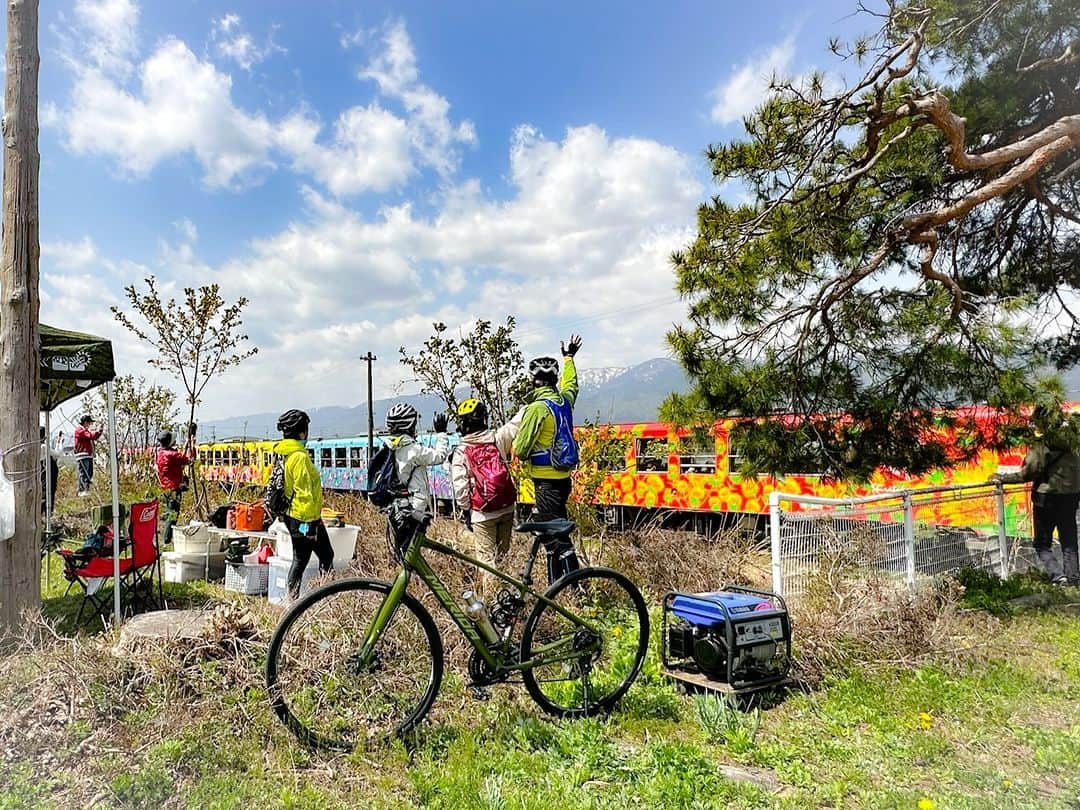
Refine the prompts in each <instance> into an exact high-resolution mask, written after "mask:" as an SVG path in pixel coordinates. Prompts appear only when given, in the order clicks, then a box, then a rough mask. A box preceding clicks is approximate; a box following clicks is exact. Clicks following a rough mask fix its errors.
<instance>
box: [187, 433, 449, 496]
mask: <svg viewBox="0 0 1080 810" xmlns="http://www.w3.org/2000/svg"><path fill="white" fill-rule="evenodd" d="M417 440H418V441H419V442H421V443H422V444H424V445H428V446H431V445H433V444H434V443H435V436H434V434H423V435H421V436H419V437H418V439H417ZM276 443H277V441H276V440H264V439H243V438H236V439H223V440H222V441H215V442H210V443H205V444H200V445H199V446H198V449H197V456H198V462H199V463H198V470H199V474H200V475H201V476H202V478H203V479H204V480H206V481H218V482H222V483H228V484H249V485H251V486H256V487H262V486H265V485H266V481H267V479H269V477H270V469H271V467H272V466H273V463H274V460H273V450H274V445H275V444H276ZM456 443H457V436H454V435H451V436H450V445H451V447H453V446H454V445H456ZM380 446H381V444H380V438H379V437H376V439H375V450H378V448H379V447H380ZM307 451H308V455H309V456H311V460H312V462H314V464H315V467H316V468H317V469H318V470H319V476H320V477H321V478H322V483H323V487H324V488H325V489H328V490H335V491H340V492H364V491H365V488H366V487H367V468H368V441H367V436H357V437H352V438H343V439H309V440H308V442H307ZM372 455H374V451H372ZM428 479H429V481H430V482H431V493H432V495H433V496H434V497H435V498H436V499H438V500H440V501H449V500H450V498H451V492H450V472H449V468H448V467H447V466H445V465H439V466H436V467H432V468H431V470H430V474H429V476H428Z"/></svg>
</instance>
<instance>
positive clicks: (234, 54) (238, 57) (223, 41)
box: [210, 12, 287, 73]
mask: <svg viewBox="0 0 1080 810" xmlns="http://www.w3.org/2000/svg"><path fill="white" fill-rule="evenodd" d="M210 41H211V43H212V44H213V46H214V50H215V52H216V53H217V54H218V56H221V57H223V58H225V59H231V60H232V61H234V62H236V64H238V65H239V66H240V67H241V68H243V69H244V70H246V71H247V72H249V73H250V72H251V69H252V68H253V67H255V65H257V64H259V63H260V62H262V61H264V60H265V59H267V57H269V56H270V55H272V54H274V53H286V52H287V51H286V50H285V48H282V47H281V46H280V45H278V44H277V43H275V42H274V33H273V30H271V32H270V34H269V35H268V36H267V38H266V41H265V42H263V43H262V44H261V45H260V44H259V43H258V42H256V41H255V37H254V36H253V35H252V34H251V33H250V32H248V31H246V30H245V29H244V27H243V22H242V21H241V19H240V15H239V14H236V13H233V12H230V13H228V14H225V15H224V16H222V17H218V18H216V19H214V20H213V26H212V28H211V30H210Z"/></svg>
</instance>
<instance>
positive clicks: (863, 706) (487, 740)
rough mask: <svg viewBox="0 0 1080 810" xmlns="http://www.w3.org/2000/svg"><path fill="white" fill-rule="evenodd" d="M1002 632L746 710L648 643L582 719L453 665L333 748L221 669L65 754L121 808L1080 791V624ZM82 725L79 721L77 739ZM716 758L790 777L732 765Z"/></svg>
mask: <svg viewBox="0 0 1080 810" xmlns="http://www.w3.org/2000/svg"><path fill="white" fill-rule="evenodd" d="M998 632H999V633H1000V637H999V638H998V640H997V642H996V644H995V645H994V646H993V647H992V648H990V649H989V650H988V653H989V655H988V657H987V659H986V660H984V661H981V662H976V663H969V664H967V665H964V666H962V667H948V666H944V665H928V666H921V667H918V668H915V669H905V668H902V667H896V668H892V669H875V671H874V672H873V673H872V674H870V673H867V672H864V671H862V670H859V669H853V670H851V671H849V672H838V673H835V675H834V676H832V677H830V678H829V679H828V680H827V681H826V683H825V684H824V685H823V686H822V687H821V688H820V689H819V690H818V691H816V692H813V693H808V694H803V693H793V694H789V695H788V696H787V697H786V699H785V700H783V701H782V702H779V703H778V704H777V705H775V706H772V707H771V708H762V709H757V710H754V711H751V712H743V711H739V710H736V709H733V708H731V707H729V706H727V705H726V704H723V703H721V702H719V701H717V700H716V699H715V698H712V697H708V696H704V697H703V696H697V697H687V696H684V695H681V694H679V693H678V692H676V691H675V690H674V688H673V687H672V686H671V685H670V684H669V683H668V682H666V681H665V680H663V679H662V678H661V677H660V676H659V675H658V672H657V668H656V662H655V660H653V659H650V662H649V666H648V667H647V673H646V675H645V677H644V678H643V680H642V682H640V683H639V684H638V685H637V686H635V687H634V689H633V690H632V691H631V692H630V694H629V696H628V698H627V700H626V701H625V702H624V703H623V704H622V705H621V707H620V709H619V710H618V711H617V712H616V713H615V714H614V715H612V716H611V717H610V718H604V719H590V720H583V721H559V720H553V719H551V718H549V717H547V716H545V715H542V714H539V713H538V712H537V711H536V710H535V708H534V707H533V706H532V704H531V703H530V702H529V701H528V699H527V697H526V696H525V695H524V693H523V691H522V690H521V689H520V688H518V687H513V686H503V687H497V688H496V689H494V690H493V697H492V699H491V700H490V701H488V702H475V701H473V700H472V699H470V698H467V697H465V695H464V694H463V691H462V688H461V680H460V678H456V677H451V678H448V680H447V683H446V684H445V685H444V689H443V692H442V694H441V695H440V698H439V701H438V703H437V705H436V712H435V714H434V716H433V718H432V721H431V722H429V723H428V724H426V725H425V726H424V727H423V728H422V731H421V733H420V735H419V737H418V741H417V745H416V746H415V748H414V749H413V750H411V751H406V750H405V749H404V748H402V747H401V746H400V745H398V746H392V747H389V748H386V749H383V750H376V751H365V752H363V753H362V754H353V755H349V756H344V757H342V756H339V757H333V758H328V757H323V756H321V755H319V754H315V753H312V752H309V751H306V750H304V749H302V748H300V747H298V746H297V745H296V744H295V742H294V741H293V740H292V738H291V737H290V736H289V735H288V734H287V733H286V732H285V730H284V729H282V728H280V727H279V726H278V725H277V723H276V721H275V720H274V718H273V717H272V716H271V714H270V712H269V710H268V708H267V707H266V703H265V694H264V693H263V692H262V690H261V689H258V688H249V689H247V690H246V691H239V690H236V691H229V690H228V688H227V686H223V687H222V689H223V691H222V694H221V695H220V699H219V701H218V703H219V705H220V711H218V712H217V713H216V714H215V715H214V716H201V717H198V718H192V722H190V723H187V724H184V723H177V722H175V721H173V722H171V723H166V724H164V727H163V720H162V717H160V716H158V714H157V713H155V712H154V711H147V712H136V713H133V714H131V715H129V716H127V717H126V718H124V719H123V720H122V722H121V724H120V729H119V733H121V734H123V735H128V736H129V737H130V739H131V740H133V741H134V742H132V743H131V749H132V753H129V754H126V755H123V756H120V755H109V756H105V757H100V758H96V759H94V760H93V761H92V762H90V763H87V762H82V761H80V760H78V759H77V758H74V759H71V760H69V762H68V764H67V765H66V768H67V769H68V770H69V772H70V773H72V774H74V773H78V774H79V777H78V778H80V779H89V781H90V782H91V783H93V784H95V785H100V786H101V792H102V795H103V796H104V797H105V798H103V799H101V800H100V802H101V806H117V807H162V806H166V805H168V806H181V807H185V806H186V807H214V808H250V807H253V806H258V807H261V808H271V807H290V808H321V807H336V806H361V807H364V806H382V807H435V808H455V809H456V808H503V807H506V808H510V807H513V808H517V807H522V808H534V807H535V808H541V807H544V808H547V807H550V806H551V805H552V803H553V802H557V804H558V806H559V807H560V808H568V809H569V808H602V807H620V808H621V807H636V806H640V807H669V808H684V807H685V808H690V807H789V808H797V807H816V806H844V807H896V808H915V807H917V806H918V802H919V801H920V799H928V800H931V801H932V802H933V803H934V806H935V807H937V808H954V807H955V808H966V807H971V808H975V807H991V806H992V807H1001V808H1012V807H1015V808H1022V807H1034V806H1039V807H1062V808H1065V807H1070V806H1075V805H1074V804H1071V802H1075V800H1076V797H1077V795H1080V770H1078V769H1077V763H1080V621H1077V619H1076V618H1074V617H1072V616H1070V615H1067V614H1065V613H1061V612H1056V611H1055V610H1053V609H1051V610H1046V611H1040V612H1033V613H1025V614H1022V615H1018V616H1016V617H1014V618H1012V619H1009V620H1008V621H1007V622H1006V623H1004V624H1002V625H1001V626H1000V628H999V631H998ZM1021 651H1022V652H1021ZM177 711H178V710H177V709H176V707H173V709H172V714H173V715H174V716H178V717H180V718H182V717H183V716H184V714H183V711H182V710H180V711H179V714H177ZM162 713H164V711H163V712H162ZM88 731H90V729H88V728H87V727H86V726H85V725H83V726H81V727H78V728H76V727H74V726H73V727H72V729H71V731H70V733H71V738H72V741H73V743H74V742H75V741H77V740H81V739H83V738H84V737H85V736H86V735H87V733H88ZM144 740H145V741H146V742H144ZM150 741H152V742H150ZM723 763H726V764H729V765H736V766H740V767H746V768H751V769H752V768H758V769H763V770H764V771H765V772H767V773H769V774H772V775H773V777H774V778H775V779H777V780H778V781H779V784H780V786H781V790H780V792H773V791H770V790H767V789H764V788H762V787H759V786H757V785H754V784H746V783H737V782H733V781H731V780H730V779H728V778H726V777H725V776H724V775H723V773H722V772H721V770H720V768H719V766H720V765H721V764H723ZM88 774H89V775H88ZM52 777H53V779H52V780H49V779H47V780H44V781H42V780H40V779H36V778H32V777H31V775H30V772H29V770H27V768H26V767H16V768H14V769H13V770H10V771H8V772H7V773H4V774H0V808H9V807H12V808H13V807H48V806H54V805H55V804H56V802H55V798H54V797H55V790H56V784H57V782H58V781H63V780H64V779H65V768H60V769H57V770H55V771H54V773H53V774H52ZM924 806H925V805H924Z"/></svg>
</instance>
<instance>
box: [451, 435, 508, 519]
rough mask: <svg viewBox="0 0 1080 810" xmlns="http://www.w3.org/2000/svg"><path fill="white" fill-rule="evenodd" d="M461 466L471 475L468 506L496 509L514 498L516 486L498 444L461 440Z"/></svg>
mask: <svg viewBox="0 0 1080 810" xmlns="http://www.w3.org/2000/svg"><path fill="white" fill-rule="evenodd" d="M462 449H463V450H464V451H465V466H466V467H467V468H468V470H469V476H470V477H471V478H472V487H471V489H472V498H471V503H472V508H473V509H474V510H476V511H477V512H497V511H498V510H500V509H505V508H506V507H508V506H513V505H514V502H515V501H517V489H515V488H514V480H513V479H512V478H511V477H510V468H509V467H508V466H507V465H506V460H505V459H503V457H502V454H501V453H500V452H499V448H498V447H496V446H495V445H494V444H465V445H462Z"/></svg>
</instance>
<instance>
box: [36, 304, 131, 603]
mask: <svg viewBox="0 0 1080 810" xmlns="http://www.w3.org/2000/svg"><path fill="white" fill-rule="evenodd" d="M38 337H39V340H40V341H41V388H40V400H41V410H42V411H43V412H44V413H45V440H46V446H47V445H48V442H50V441H51V436H52V433H51V432H50V430H49V415H50V414H51V413H52V411H53V410H55V409H56V408H57V407H58V406H59V405H61V404H62V403H64V402H67V401H68V400H69V399H73V398H74V397H77V396H79V395H80V394H84V393H86V392H87V391H89V390H90V389H92V388H96V387H97V386H99V385H105V391H106V399H107V401H108V408H109V472H110V478H111V479H112V480H111V483H112V522H113V537H114V538H117V542H114V543H113V611H114V614H115V615H114V619H115V621H116V623H117V624H120V588H119V582H120V556H119V554H120V543H119V537H120V482H119V479H118V476H117V472H116V408H115V406H114V403H113V390H112V381H113V379H114V378H115V377H116V368H115V366H114V365H113V351H112V343H110V342H109V341H108V340H106V339H105V338H100V337H95V336H94V335H87V334H84V333H82V332H69V331H66V330H64V329H57V328H56V327H53V326H46V325H45V324H38ZM43 462H44V463H46V464H47V463H48V459H47V458H46V459H43ZM50 478H51V476H48V475H46V476H45V486H46V493H45V531H47V532H48V531H52V503H51V501H52V497H51V495H52V493H51V492H49V491H48V490H49V489H51V487H52V483H51V481H50Z"/></svg>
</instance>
